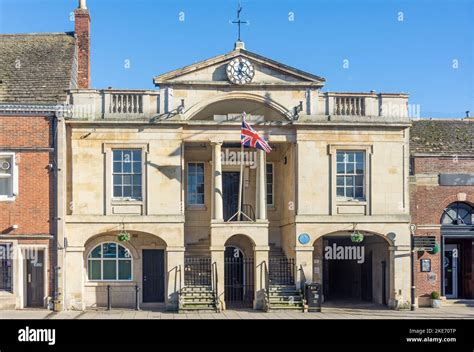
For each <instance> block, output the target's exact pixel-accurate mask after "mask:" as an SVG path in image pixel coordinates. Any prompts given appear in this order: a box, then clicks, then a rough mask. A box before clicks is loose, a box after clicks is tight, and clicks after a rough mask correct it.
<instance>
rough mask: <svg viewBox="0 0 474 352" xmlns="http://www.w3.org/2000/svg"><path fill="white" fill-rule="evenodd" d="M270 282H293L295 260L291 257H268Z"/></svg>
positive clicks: (291, 283)
mask: <svg viewBox="0 0 474 352" xmlns="http://www.w3.org/2000/svg"><path fill="white" fill-rule="evenodd" d="M269 272H270V282H271V283H272V284H274V285H294V284H295V260H294V259H293V258H270V265H269Z"/></svg>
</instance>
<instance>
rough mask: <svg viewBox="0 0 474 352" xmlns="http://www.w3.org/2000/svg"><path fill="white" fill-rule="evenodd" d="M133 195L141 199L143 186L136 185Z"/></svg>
mask: <svg viewBox="0 0 474 352" xmlns="http://www.w3.org/2000/svg"><path fill="white" fill-rule="evenodd" d="M132 197H133V198H135V199H140V198H141V197H142V188H141V186H134V187H133V191H132Z"/></svg>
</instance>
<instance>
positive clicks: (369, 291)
mask: <svg viewBox="0 0 474 352" xmlns="http://www.w3.org/2000/svg"><path fill="white" fill-rule="evenodd" d="M359 233H360V234H361V235H362V236H361V237H360V238H359V240H360V239H361V238H362V240H361V241H360V242H358V241H357V239H356V238H352V237H351V233H349V232H337V233H332V234H328V235H325V236H323V237H320V238H319V239H317V240H316V241H315V243H314V248H315V249H314V251H313V263H314V267H313V270H314V272H313V281H314V282H320V283H322V286H323V300H324V302H329V303H330V304H335V305H344V304H349V305H353V304H365V303H378V304H383V305H386V304H387V303H388V300H389V295H390V290H389V286H390V270H389V260H390V259H389V258H390V257H389V251H388V247H389V243H388V241H387V240H386V239H384V238H382V236H379V235H376V234H372V233H368V232H362V231H361V232H359Z"/></svg>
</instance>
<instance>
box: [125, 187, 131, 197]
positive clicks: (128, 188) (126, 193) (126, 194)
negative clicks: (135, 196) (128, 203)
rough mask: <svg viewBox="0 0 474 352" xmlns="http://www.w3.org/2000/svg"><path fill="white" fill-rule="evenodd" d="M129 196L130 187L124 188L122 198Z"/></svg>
mask: <svg viewBox="0 0 474 352" xmlns="http://www.w3.org/2000/svg"><path fill="white" fill-rule="evenodd" d="M131 196H132V186H124V187H123V197H131Z"/></svg>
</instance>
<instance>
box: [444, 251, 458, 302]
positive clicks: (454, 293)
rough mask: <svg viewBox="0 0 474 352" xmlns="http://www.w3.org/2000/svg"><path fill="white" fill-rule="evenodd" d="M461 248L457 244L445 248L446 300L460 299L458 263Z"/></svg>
mask: <svg viewBox="0 0 474 352" xmlns="http://www.w3.org/2000/svg"><path fill="white" fill-rule="evenodd" d="M458 257H459V248H458V245H457V244H447V245H445V248H444V294H445V296H446V298H457V297H458V263H459V258H458Z"/></svg>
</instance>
